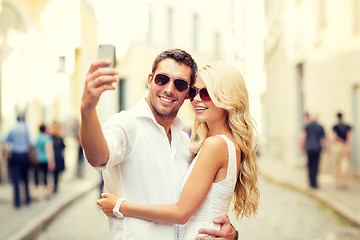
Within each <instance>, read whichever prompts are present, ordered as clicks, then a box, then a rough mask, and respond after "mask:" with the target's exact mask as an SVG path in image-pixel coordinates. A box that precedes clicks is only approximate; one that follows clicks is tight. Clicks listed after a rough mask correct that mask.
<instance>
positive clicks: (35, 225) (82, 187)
mask: <svg viewBox="0 0 360 240" xmlns="http://www.w3.org/2000/svg"><path fill="white" fill-rule="evenodd" d="M99 181H100V175H99V173H98V172H96V171H95V170H94V171H87V172H86V173H85V177H84V178H81V179H62V181H61V182H60V183H59V184H60V185H59V192H58V193H57V194H55V195H53V196H51V197H50V198H49V199H43V200H40V201H35V202H32V203H31V204H30V205H29V206H26V205H23V206H21V208H19V209H15V208H14V207H13V201H12V198H13V190H12V186H11V185H10V184H8V183H6V184H0V239H2V240H19V239H33V237H34V236H35V235H36V234H37V233H39V231H41V230H42V229H43V228H44V227H45V226H46V225H47V224H48V223H49V222H50V221H51V220H52V219H53V218H54V217H55V216H56V215H57V214H59V213H60V212H61V210H62V209H64V208H65V207H66V206H68V205H69V204H70V203H72V202H73V201H75V200H76V199H78V198H79V197H81V196H82V195H83V194H85V193H87V192H88V191H89V190H90V189H92V188H94V187H97V186H98V184H99ZM31 185H32V184H31Z"/></svg>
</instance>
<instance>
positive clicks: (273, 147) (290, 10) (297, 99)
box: [262, 0, 360, 173]
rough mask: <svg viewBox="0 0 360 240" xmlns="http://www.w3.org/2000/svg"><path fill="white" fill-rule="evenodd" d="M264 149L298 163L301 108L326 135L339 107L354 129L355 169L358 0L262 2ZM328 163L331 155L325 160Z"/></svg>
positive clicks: (359, 113) (359, 107)
mask: <svg viewBox="0 0 360 240" xmlns="http://www.w3.org/2000/svg"><path fill="white" fill-rule="evenodd" d="M264 8H265V15H266V20H267V25H268V26H267V28H268V36H267V37H266V41H265V66H266V74H267V91H266V94H264V95H263V98H262V102H263V120H264V121H263V125H264V127H263V129H264V135H265V136H266V138H265V139H266V148H265V149H266V151H267V153H268V154H270V155H271V156H275V157H278V158H280V159H282V160H283V161H286V162H288V163H290V164H302V162H301V160H300V158H299V147H298V136H299V132H300V130H301V129H302V127H303V124H304V122H303V115H304V113H305V112H309V113H310V114H313V115H317V117H318V121H319V122H320V123H321V124H322V125H324V127H325V129H326V134H327V136H329V137H331V135H332V132H331V128H332V126H333V124H334V123H335V122H336V120H337V119H336V113H337V112H338V111H342V112H343V113H344V116H345V121H347V122H348V123H350V124H351V125H352V126H353V128H354V132H355V136H354V145H353V157H352V167H353V169H354V171H355V172H356V173H360V166H359V164H360V159H359V158H360V131H359V130H360V88H359V86H360V68H359V67H358V64H359V62H360V1H358V0H344V1H336V0H329V1H327V0H315V1H313V0H290V1H285V0H277V1H270V0H265V4H264ZM324 160H325V161H324V162H326V164H331V155H330V154H329V155H327V159H324Z"/></svg>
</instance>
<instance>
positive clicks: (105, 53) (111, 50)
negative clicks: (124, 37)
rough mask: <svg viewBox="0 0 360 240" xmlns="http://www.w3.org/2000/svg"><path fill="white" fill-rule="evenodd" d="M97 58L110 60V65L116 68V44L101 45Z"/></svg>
mask: <svg viewBox="0 0 360 240" xmlns="http://www.w3.org/2000/svg"><path fill="white" fill-rule="evenodd" d="M97 59H108V60H110V61H111V64H110V65H109V66H108V67H110V68H114V67H115V65H116V55H115V46H114V45H111V44H101V45H99V48H98V56H97Z"/></svg>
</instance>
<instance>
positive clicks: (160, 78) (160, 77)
mask: <svg viewBox="0 0 360 240" xmlns="http://www.w3.org/2000/svg"><path fill="white" fill-rule="evenodd" d="M154 81H155V83H156V85H158V86H164V85H166V84H167V83H168V82H169V81H170V78H169V77H168V76H166V75H164V74H161V73H159V74H156V75H155V78H154ZM174 85H175V88H176V89H177V90H178V91H179V92H183V91H185V90H186V89H188V87H189V84H188V83H187V82H186V81H185V80H182V79H175V80H174Z"/></svg>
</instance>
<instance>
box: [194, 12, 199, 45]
mask: <svg viewBox="0 0 360 240" xmlns="http://www.w3.org/2000/svg"><path fill="white" fill-rule="evenodd" d="M193 21H194V25H193V31H194V33H193V36H194V39H193V47H194V50H195V51H197V50H198V42H199V39H198V31H199V20H198V15H197V14H194V17H193Z"/></svg>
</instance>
